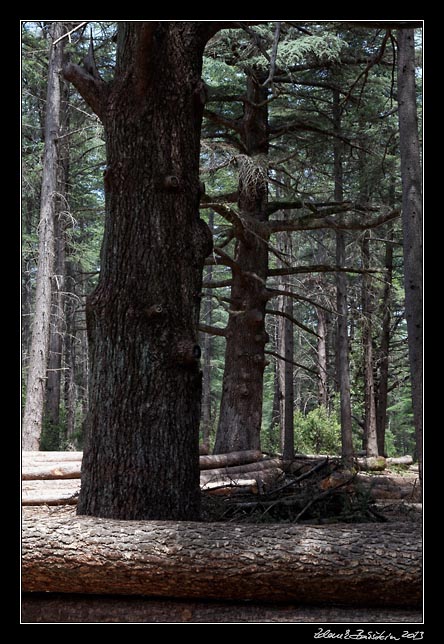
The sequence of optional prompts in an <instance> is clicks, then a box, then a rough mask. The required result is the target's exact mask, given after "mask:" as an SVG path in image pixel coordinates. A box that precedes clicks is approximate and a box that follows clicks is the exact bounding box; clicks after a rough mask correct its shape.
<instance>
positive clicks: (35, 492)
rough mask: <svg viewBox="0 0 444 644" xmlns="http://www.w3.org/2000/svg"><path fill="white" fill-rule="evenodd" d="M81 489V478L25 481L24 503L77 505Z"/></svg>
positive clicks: (23, 485) (23, 489) (23, 488)
mask: <svg viewBox="0 0 444 644" xmlns="http://www.w3.org/2000/svg"><path fill="white" fill-rule="evenodd" d="M79 491H80V480H79V479H62V480H52V481H47V480H44V481H25V482H23V483H22V505H75V504H76V503H77V496H78V493H79Z"/></svg>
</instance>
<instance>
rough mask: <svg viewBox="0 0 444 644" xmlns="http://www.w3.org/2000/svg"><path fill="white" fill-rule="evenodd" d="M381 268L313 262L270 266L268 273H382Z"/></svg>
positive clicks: (270, 274)
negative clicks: (308, 264)
mask: <svg viewBox="0 0 444 644" xmlns="http://www.w3.org/2000/svg"><path fill="white" fill-rule="evenodd" d="M382 272H383V271H382V269H380V268H366V269H364V268H350V267H346V268H344V267H342V266H326V265H324V264H313V265H312V266H293V267H291V268H270V269H269V271H268V275H269V276H270V277H271V276H272V275H301V274H307V273H382Z"/></svg>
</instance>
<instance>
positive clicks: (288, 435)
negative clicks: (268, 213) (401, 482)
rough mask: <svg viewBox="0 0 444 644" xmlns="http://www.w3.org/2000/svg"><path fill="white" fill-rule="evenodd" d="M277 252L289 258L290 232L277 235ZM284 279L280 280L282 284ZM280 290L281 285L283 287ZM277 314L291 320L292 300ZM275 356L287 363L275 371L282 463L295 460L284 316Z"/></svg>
mask: <svg viewBox="0 0 444 644" xmlns="http://www.w3.org/2000/svg"><path fill="white" fill-rule="evenodd" d="M280 237H281V240H280V249H281V251H282V252H283V253H285V255H286V256H287V257H291V236H290V233H281V234H280ZM283 282H285V278H284V277H282V283H283ZM282 287H283V288H285V287H284V285H283V284H282ZM278 311H282V313H284V314H285V315H289V316H290V317H293V300H292V298H291V297H288V296H286V295H280V296H279V299H278ZM278 339H279V344H278V348H277V353H278V354H279V355H281V356H283V357H284V358H285V359H286V360H278V362H277V370H278V378H279V393H280V396H279V417H280V428H281V431H280V447H281V453H282V456H283V458H284V459H285V460H290V459H292V458H293V457H294V387H293V365H292V363H291V361H292V360H293V354H294V336H293V322H292V321H291V320H290V319H289V318H287V317H284V316H282V317H281V316H278Z"/></svg>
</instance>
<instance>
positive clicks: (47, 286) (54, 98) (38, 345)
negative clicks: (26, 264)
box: [22, 22, 64, 450]
mask: <svg viewBox="0 0 444 644" xmlns="http://www.w3.org/2000/svg"><path fill="white" fill-rule="evenodd" d="M62 34H63V24H62V23H61V22H54V23H53V24H52V28H51V38H50V53H49V65H48V89H47V98H46V115H45V147H44V153H43V174H42V189H41V206H40V223H39V260H38V266H37V282H36V296H35V313H34V320H33V328H32V338H31V347H30V355H29V370H28V382H27V390H26V405H25V411H24V415H23V427H22V449H23V450H38V449H39V443H40V435H41V430H42V417H43V406H44V397H45V383H46V367H47V361H48V351H49V329H50V317H51V279H52V277H53V272H54V213H55V206H56V192H57V167H58V137H59V128H60V76H59V74H60V69H61V67H62V59H63V44H64V41H63V40H62V41H60V42H59V43H58V44H57V45H53V44H52V43H53V42H54V41H55V40H57V39H58V38H60V36H62Z"/></svg>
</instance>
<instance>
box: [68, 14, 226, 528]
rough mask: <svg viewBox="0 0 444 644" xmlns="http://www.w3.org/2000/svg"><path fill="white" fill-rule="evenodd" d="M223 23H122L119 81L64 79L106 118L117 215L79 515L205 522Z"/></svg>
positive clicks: (97, 329) (101, 285)
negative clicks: (214, 144)
mask: <svg viewBox="0 0 444 644" xmlns="http://www.w3.org/2000/svg"><path fill="white" fill-rule="evenodd" d="M217 28H218V27H217V25H215V23H211V22H206V23H205V22H155V21H153V22H120V23H119V24H118V32H117V61H116V68H115V74H114V78H113V80H112V81H111V82H109V83H105V82H104V81H103V80H102V79H101V77H100V74H99V72H98V70H97V68H96V65H95V63H94V60H93V61H90V64H89V65H88V69H89V71H86V69H85V68H84V67H80V66H77V65H73V64H69V65H68V66H67V67H66V68H65V77H66V78H67V79H68V80H70V81H72V82H73V84H74V85H75V86H76V88H77V89H78V90H79V92H80V93H81V94H82V96H83V98H84V99H85V100H86V102H87V103H88V104H89V105H90V107H91V108H92V109H93V110H94V112H95V113H96V114H97V115H98V116H99V117H100V118H101V120H102V122H103V125H104V131H105V139H106V152H107V168H106V171H105V174H104V184H105V198H106V220H105V233H104V239H103V245H102V252H101V271H100V278H99V282H98V285H97V287H96V289H95V290H94V292H93V293H92V294H91V295H90V296H89V297H88V298H87V311H86V315H87V328H88V340H89V350H90V381H89V413H88V418H87V421H86V437H85V447H84V457H83V464H82V487H81V492H80V498H79V504H78V512H79V514H89V515H95V516H101V517H113V518H120V519H153V518H155V519H179V520H183V519H196V518H198V516H199V511H200V489H199V417H200V397H201V388H202V387H201V372H200V369H199V357H200V348H199V346H198V344H197V324H198V316H199V306H200V293H201V285H202V270H203V265H204V260H205V257H206V256H207V255H208V254H209V252H210V250H211V244H212V239H211V234H210V231H209V230H208V226H207V225H206V224H205V223H204V222H203V221H202V220H201V219H199V200H200V196H201V186H200V184H199V146H200V128H201V121H202V115H203V108H204V103H205V89H204V85H203V83H202V80H201V69H202V56H203V49H204V46H205V43H206V41H207V40H208V38H210V37H211V35H212V34H213V33H215V31H216V30H217Z"/></svg>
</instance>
